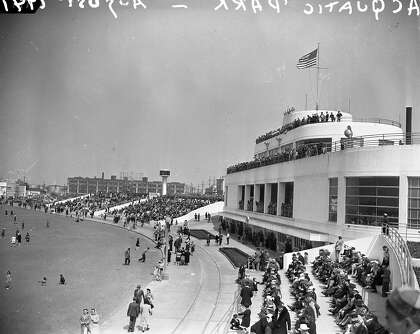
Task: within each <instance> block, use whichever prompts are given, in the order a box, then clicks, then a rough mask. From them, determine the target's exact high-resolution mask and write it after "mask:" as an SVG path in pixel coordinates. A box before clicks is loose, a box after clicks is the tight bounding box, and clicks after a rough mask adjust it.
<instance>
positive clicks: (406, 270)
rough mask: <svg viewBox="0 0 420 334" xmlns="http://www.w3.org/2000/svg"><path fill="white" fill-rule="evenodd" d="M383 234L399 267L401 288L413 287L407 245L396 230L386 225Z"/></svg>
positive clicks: (411, 268)
mask: <svg viewBox="0 0 420 334" xmlns="http://www.w3.org/2000/svg"><path fill="white" fill-rule="evenodd" d="M383 232H385V236H386V237H387V238H388V240H389V242H390V243H391V245H392V246H393V248H394V251H395V255H396V257H397V261H398V262H399V265H400V270H401V273H402V284H403V286H409V287H412V288H413V287H414V286H415V284H414V279H415V278H414V276H413V265H412V264H411V254H410V250H409V249H408V246H407V243H406V242H405V240H404V239H403V237H402V236H401V235H400V234H399V233H398V230H397V229H395V228H393V227H390V226H389V225H386V226H384V227H383Z"/></svg>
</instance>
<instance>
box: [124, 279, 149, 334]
mask: <svg viewBox="0 0 420 334" xmlns="http://www.w3.org/2000/svg"><path fill="white" fill-rule="evenodd" d="M154 307H155V305H154V303H153V294H152V291H151V290H150V289H146V292H144V291H143V289H142V288H141V285H137V287H136V289H135V290H134V293H133V300H132V302H131V303H130V304H129V305H128V309H127V317H129V318H130V321H129V325H128V332H134V330H135V326H136V321H137V318H138V317H139V316H140V324H139V329H140V330H141V331H142V332H144V331H148V330H149V329H150V316H151V315H152V314H153V309H154Z"/></svg>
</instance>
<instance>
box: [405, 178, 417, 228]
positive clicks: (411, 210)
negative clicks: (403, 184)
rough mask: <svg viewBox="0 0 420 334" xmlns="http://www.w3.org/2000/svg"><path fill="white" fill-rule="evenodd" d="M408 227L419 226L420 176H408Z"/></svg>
mask: <svg viewBox="0 0 420 334" xmlns="http://www.w3.org/2000/svg"><path fill="white" fill-rule="evenodd" d="M407 218H408V221H407V223H408V227H409V228H415V229H419V228H420V177H409V178H408V217H407Z"/></svg>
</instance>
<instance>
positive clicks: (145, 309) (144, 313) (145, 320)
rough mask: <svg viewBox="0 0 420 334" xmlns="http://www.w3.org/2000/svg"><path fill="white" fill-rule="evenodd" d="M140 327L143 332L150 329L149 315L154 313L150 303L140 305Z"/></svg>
mask: <svg viewBox="0 0 420 334" xmlns="http://www.w3.org/2000/svg"><path fill="white" fill-rule="evenodd" d="M140 313H141V315H140V329H141V331H142V332H144V331H145V330H146V331H147V330H149V329H150V328H149V317H150V313H152V309H151V306H150V304H142V305H141V306H140Z"/></svg>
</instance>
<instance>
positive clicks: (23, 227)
mask: <svg viewBox="0 0 420 334" xmlns="http://www.w3.org/2000/svg"><path fill="white" fill-rule="evenodd" d="M24 229H25V222H22V231H23V230H24Z"/></svg>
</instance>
